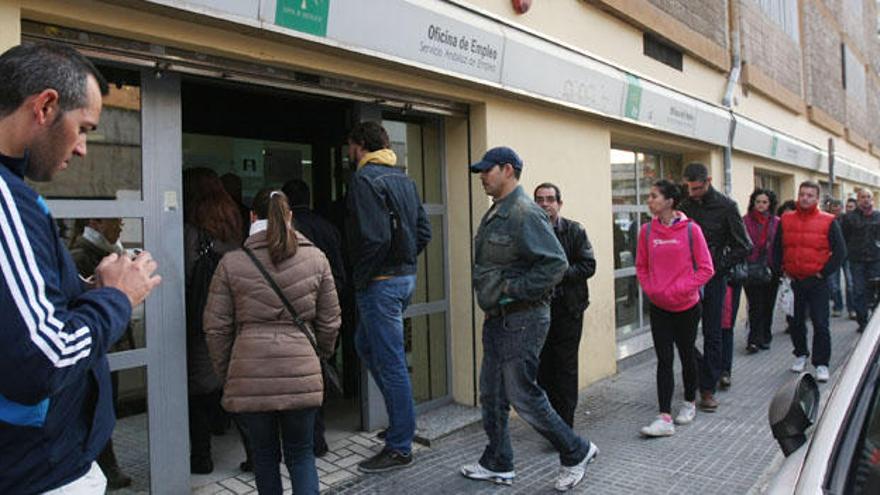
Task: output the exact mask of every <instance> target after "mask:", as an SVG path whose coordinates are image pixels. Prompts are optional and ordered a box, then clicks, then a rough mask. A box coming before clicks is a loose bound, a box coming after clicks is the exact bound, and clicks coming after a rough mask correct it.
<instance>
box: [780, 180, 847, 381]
mask: <svg viewBox="0 0 880 495" xmlns="http://www.w3.org/2000/svg"><path fill="white" fill-rule="evenodd" d="M819 194H820V189H819V184H817V183H815V182H812V181H806V182H802V183H801V185H800V187H799V188H798V201H797V210H795V211H790V212H788V213H786V214H784V215H782V221H781V222H780V225H779V235H777V236H776V256H775V259H777V260H782V270H783V271H784V272H785V274H786V275H788V276H789V277H790V278H791V288H792V291H793V292H794V324H793V325H792V328H791V342H792V344H793V345H794V355H795V362H794V364H793V365H792V367H791V371H793V372H795V373H800V372H802V371H803V370H804V367H805V366H806V364H807V357H808V356H809V355H810V350H809V348H808V347H807V327H806V316H807V311H809V312H810V320H811V321H812V322H813V359H812V362H813V366H815V367H816V379H817V380H818V381H820V382H826V381H828V377H829V372H828V361H829V359H830V358H831V333H830V332H829V329H828V318H829V307H828V300H829V298H830V286H829V284H828V277H829V276H831V275H833V274H834V273H835V272H836V271H837V269H838V268H840V264H841V263H842V262H843V260H844V258H845V257H846V245H845V243H844V241H843V234H842V233H841V231H840V225H839V224H838V223H837V222H835V221H834V216H833V215H831V214H829V213H825V212H823V211H820V210H819Z"/></svg>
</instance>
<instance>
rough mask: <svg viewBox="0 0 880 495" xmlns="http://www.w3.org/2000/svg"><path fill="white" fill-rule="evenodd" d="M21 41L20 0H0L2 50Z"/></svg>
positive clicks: (0, 43) (0, 47) (0, 40)
mask: <svg viewBox="0 0 880 495" xmlns="http://www.w3.org/2000/svg"><path fill="white" fill-rule="evenodd" d="M20 41H21V21H20V9H19V2H18V0H0V52H3V51H6V49H7V48H9V47H12V46H15V45H17V44H18V43H19V42H20Z"/></svg>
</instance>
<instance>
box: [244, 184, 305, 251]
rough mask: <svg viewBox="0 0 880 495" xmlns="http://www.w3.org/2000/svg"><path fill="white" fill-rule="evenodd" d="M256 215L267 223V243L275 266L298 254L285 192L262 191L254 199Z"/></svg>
mask: <svg viewBox="0 0 880 495" xmlns="http://www.w3.org/2000/svg"><path fill="white" fill-rule="evenodd" d="M254 213H255V214H256V215H257V218H258V219H260V220H262V219H266V221H267V224H268V225H267V229H266V241H267V244H268V249H269V258H270V259H271V260H272V263H273V264H275V265H278V264H279V263H281V262H282V261H284V260H286V259H287V258H290V257H291V256H293V255H294V254H296V248H297V246H298V244H297V241H296V233H295V232H294V230H293V226H292V225H291V222H290V218H291V216H290V206H288V204H287V196H285V195H284V193H283V192H281V191H275V190H272V189H268V188H266V189H262V190H260V192H258V193H257V195H256V196H255V197H254Z"/></svg>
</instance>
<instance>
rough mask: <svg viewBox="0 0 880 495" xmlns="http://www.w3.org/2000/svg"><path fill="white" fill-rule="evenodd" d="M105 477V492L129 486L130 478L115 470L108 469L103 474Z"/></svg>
mask: <svg viewBox="0 0 880 495" xmlns="http://www.w3.org/2000/svg"><path fill="white" fill-rule="evenodd" d="M105 474H106V476H107V491H113V490H120V489H122V488H126V487H129V486H131V476H128V475H127V474H125V473H123V472H122V471H120V470H119V468H116V469H108V470H107V472H106V473H105Z"/></svg>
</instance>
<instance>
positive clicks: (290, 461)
mask: <svg viewBox="0 0 880 495" xmlns="http://www.w3.org/2000/svg"><path fill="white" fill-rule="evenodd" d="M317 411H318V408H309V409H299V410H296V411H272V412H259V413H241V414H239V415H238V418H237V419H238V422H239V424H240V425H241V427H242V429H244V432H245V434H246V435H247V437H248V440H249V441H250V444H251V449H252V451H253V462H254V476H256V478H257V491H259V492H260V495H281V493H282V490H281V473H280V472H279V471H278V462H279V461H280V460H281V450H283V451H284V464H285V465H286V466H287V472H288V474H289V475H290V482H291V484H292V487H293V493H295V494H297V495H300V494H315V495H317V493H318V492H319V490H318V470H317V469H316V468H315V454H314V452H313V451H312V444H313V440H312V439H313V437H314V434H315V432H314V429H315V414H316V412H317ZM279 431H280V432H281V450H279V448H278V433H279Z"/></svg>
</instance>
